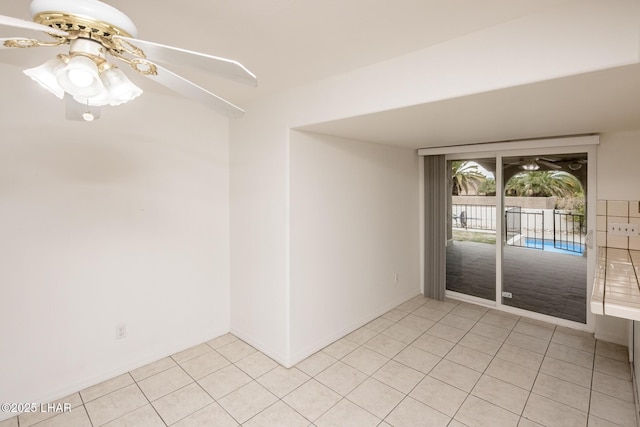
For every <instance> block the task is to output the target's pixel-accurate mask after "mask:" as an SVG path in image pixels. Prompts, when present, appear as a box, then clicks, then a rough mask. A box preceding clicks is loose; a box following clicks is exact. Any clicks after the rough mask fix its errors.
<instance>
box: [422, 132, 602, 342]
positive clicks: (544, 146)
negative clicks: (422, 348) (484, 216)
mask: <svg viewBox="0 0 640 427" xmlns="http://www.w3.org/2000/svg"><path fill="white" fill-rule="evenodd" d="M599 142H600V139H599V136H598V135H588V136H577V137H565V138H550V139H536V140H523V141H510V142H500V143H487V144H473V145H462V146H452V147H437V148H425V149H421V150H418V155H420V156H426V155H435V154H444V155H445V156H446V157H445V158H446V160H447V161H449V160H468V159H473V158H477V159H482V158H495V159H496V173H495V179H496V196H499V197H496V212H503V211H504V200H505V199H504V197H505V196H504V183H503V182H502V181H503V179H502V178H503V173H502V159H503V158H505V157H514V156H536V155H554V154H570V153H587V161H588V169H587V188H586V205H587V212H586V214H587V224H588V238H587V247H588V250H587V283H586V284H585V287H586V297H587V300H586V304H585V310H586V315H587V316H586V317H587V323H586V324H583V323H578V322H573V321H570V320H565V319H560V318H556V317H552V316H548V315H544V314H540V313H535V312H532V311H527V310H523V309H519V308H516V307H511V306H508V305H503V304H502V279H503V277H502V267H503V259H504V243H503V241H504V238H503V232H504V221H505V220H504V215H496V287H495V289H496V301H495V302H494V301H490V300H485V299H480V298H477V297H472V296H469V295H465V294H460V293H457V292H452V291H446V296H447V297H450V298H454V299H460V300H466V301H469V302H473V303H476V304H481V305H485V306H489V307H494V308H495V309H497V310H501V311H505V312H509V313H513V314H517V315H520V316H525V317H530V318H534V319H538V320H543V321H547V322H551V323H555V324H558V325H562V326H568V327H572V328H576V329H581V330H585V331H589V332H593V331H594V330H595V315H594V314H592V313H591V311H590V310H589V298H590V296H591V291H592V287H593V277H594V273H595V264H596V262H595V260H596V245H595V241H596V238H595V233H596V232H595V225H596V201H597V194H596V168H597V159H596V154H597V150H596V148H597V145H598V144H599ZM420 163H421V164H422V163H423V162H420ZM423 173H424V171H423V170H421V174H420V186H421V188H423V185H424V174H423ZM420 209H421V212H420V218H421V228H423V227H424V200H423V198H421V200H420ZM498 242H499V243H498ZM421 250H422V251H424V241H422V242H421ZM442 250H443V251H446V248H445V247H443V248H442ZM445 262H446V261H445ZM421 264H422V265H421V272H422V274H424V258H423V257H421ZM423 283H424V281H423Z"/></svg>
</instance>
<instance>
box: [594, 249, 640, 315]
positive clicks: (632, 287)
mask: <svg viewBox="0 0 640 427" xmlns="http://www.w3.org/2000/svg"><path fill="white" fill-rule="evenodd" d="M639 275H640V251H634V250H626V249H615V248H605V247H600V248H598V267H597V269H596V274H595V279H594V283H593V292H592V294H591V312H592V313H595V314H604V315H607V316H615V317H622V318H624V319H631V320H640V287H639V284H638V276H639Z"/></svg>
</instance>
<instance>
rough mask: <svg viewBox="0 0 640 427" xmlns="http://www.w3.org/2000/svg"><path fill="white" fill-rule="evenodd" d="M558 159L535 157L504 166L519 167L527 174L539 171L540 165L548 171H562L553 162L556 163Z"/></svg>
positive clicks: (560, 167)
mask: <svg viewBox="0 0 640 427" xmlns="http://www.w3.org/2000/svg"><path fill="white" fill-rule="evenodd" d="M558 160H559V159H550V158H547V157H535V158H522V159H520V160H519V161H517V162H513V163H505V165H506V166H518V167H520V169H522V170H524V171H527V172H531V171H537V170H538V169H540V165H544V166H546V167H548V168H549V169H553V170H560V169H562V166H560V165H557V164H556V163H555V162H557V161H558Z"/></svg>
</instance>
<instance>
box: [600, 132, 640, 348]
mask: <svg viewBox="0 0 640 427" xmlns="http://www.w3.org/2000/svg"><path fill="white" fill-rule="evenodd" d="M638 159H640V131H627V132H618V133H605V134H603V135H601V137H600V145H599V146H598V170H597V171H598V173H597V183H598V188H597V191H598V199H599V200H640V186H638V185H637V184H636V183H638V182H640V168H638V164H637V160H638ZM629 327H630V322H629V321H627V320H624V319H619V318H615V317H610V316H597V319H596V338H600V339H603V340H606V341H611V342H616V343H619V344H623V345H628V344H629V343H628V328H629Z"/></svg>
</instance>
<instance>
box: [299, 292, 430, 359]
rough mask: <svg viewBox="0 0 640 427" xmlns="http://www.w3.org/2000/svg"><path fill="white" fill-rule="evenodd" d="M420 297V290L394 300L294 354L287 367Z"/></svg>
mask: <svg viewBox="0 0 640 427" xmlns="http://www.w3.org/2000/svg"><path fill="white" fill-rule="evenodd" d="M417 295H420V291H419V290H415V291H413V292H411V293H407V294H406V295H404V296H402V297H400V298H397V299H395V300H393V301H392V302H390V303H388V304H385V305H384V306H382V307H380V308H378V309H376V310H373V311H372V312H371V313H370V314H368V315H366V316H363V317H362V318H360V319H358V320H356V321H354V322H351V323H350V324H349V325H348V326H346V327H345V328H343V329H341V330H340V331H338V332H335V333H332V334H329V335H328V336H326V337H324V338H322V339H319V340H318V341H317V342H316V343H314V344H313V345H310V346H307V347H306V348H304V349H302V350H300V351H298V352H296V353H295V354H292V355H291V357H290V363H291V364H290V366H287V367H291V366H294V365H295V364H297V363H299V362H301V361H303V360H304V359H306V358H307V357H309V356H311V355H312V354H314V353H316V352H318V351H320V350H322V349H323V348H325V347H326V346H328V345H330V344H332V343H334V342H335V341H337V340H339V339H341V338H343V337H344V336H346V335H348V334H350V333H351V332H353V331H355V330H356V329H358V328H361V327H362V326H364V325H366V324H367V323H369V322H371V321H372V320H375V319H377V318H378V317H380V316H382V315H383V314H385V313H386V312H388V311H389V310H392V309H394V308H395V307H397V306H399V305H400V304H402V303H403V302H405V301H407V300H409V299H411V298H413V297H415V296H417Z"/></svg>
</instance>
